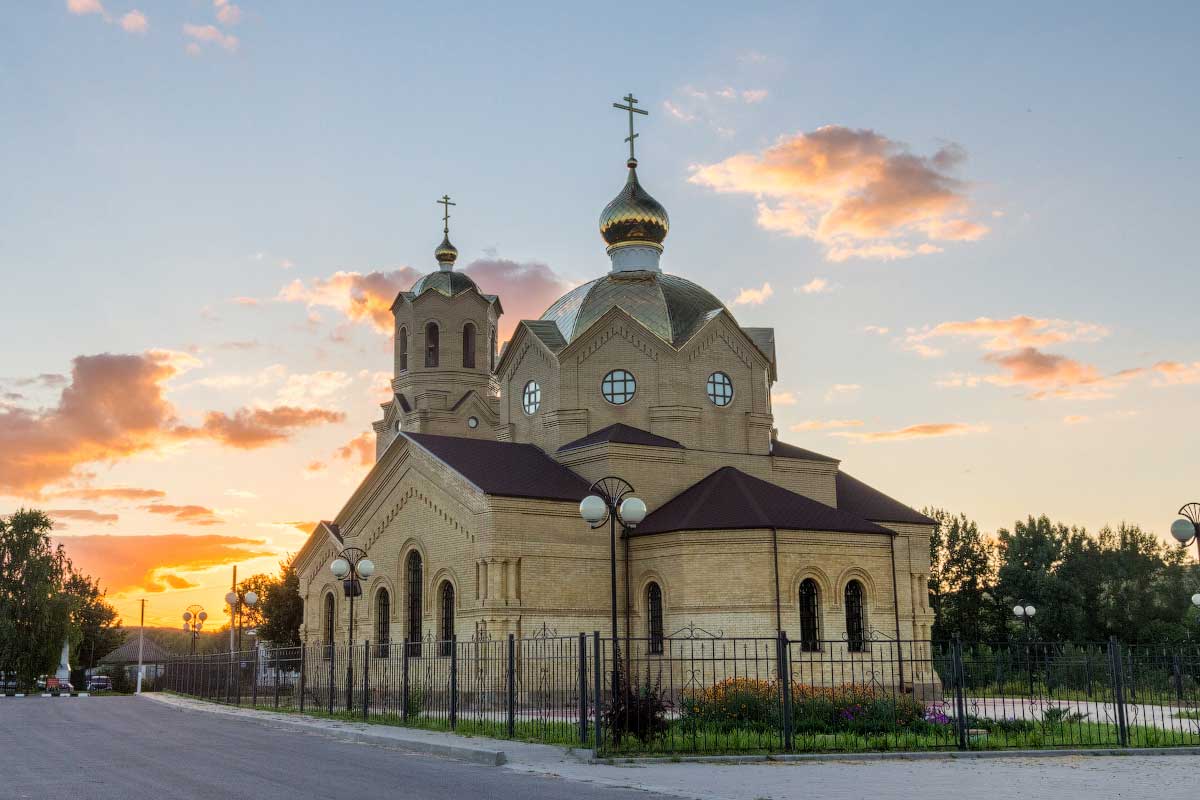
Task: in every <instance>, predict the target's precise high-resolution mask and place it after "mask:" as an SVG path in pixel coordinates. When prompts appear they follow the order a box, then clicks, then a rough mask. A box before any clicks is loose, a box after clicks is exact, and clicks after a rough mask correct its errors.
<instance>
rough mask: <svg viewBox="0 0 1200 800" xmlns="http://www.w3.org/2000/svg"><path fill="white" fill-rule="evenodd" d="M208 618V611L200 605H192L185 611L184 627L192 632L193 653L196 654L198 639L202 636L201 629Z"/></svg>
mask: <svg viewBox="0 0 1200 800" xmlns="http://www.w3.org/2000/svg"><path fill="white" fill-rule="evenodd" d="M206 619H208V612H207V611H205V610H204V609H203V608H202V607H201V606H198V605H190V606H188V607H187V611H184V612H183V629H184V630H185V631H187V632H188V633H190V634H192V655H196V640H197V639H198V638H200V629H201V628H203V627H204V620H206Z"/></svg>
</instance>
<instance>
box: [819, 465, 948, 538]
mask: <svg viewBox="0 0 1200 800" xmlns="http://www.w3.org/2000/svg"><path fill="white" fill-rule="evenodd" d="M836 485H837V504H838V508H840V509H842V510H844V511H849V512H851V513H852V514H857V515H858V516H860V517H865V518H867V519H872V520H875V521H877V522H908V523H912V524H914V525H933V524H935V523H934V521H933V520H931V519H930V518H929V517H927V516H925V515H924V514H922V513H920V512H919V511H914V510H912V509H911V508H909V507H908V506H906V505H904V504H903V503H901V502H900V501H899V500H893V499H892V498H890V497H888V496H887V495H886V494H884V493H883V492H881V491H879V490H878V489H873V488H871V487H870V486H867V485H866V484H865V483H863V482H862V481H860V480H859V479H858V478H854V477H851V476H850V475H847V474H846V473H844V472H842V471H840V470H839V471H838V474H837V484H836Z"/></svg>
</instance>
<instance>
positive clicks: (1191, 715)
mask: <svg viewBox="0 0 1200 800" xmlns="http://www.w3.org/2000/svg"><path fill="white" fill-rule="evenodd" d="M1175 719H1200V711H1176V712H1175Z"/></svg>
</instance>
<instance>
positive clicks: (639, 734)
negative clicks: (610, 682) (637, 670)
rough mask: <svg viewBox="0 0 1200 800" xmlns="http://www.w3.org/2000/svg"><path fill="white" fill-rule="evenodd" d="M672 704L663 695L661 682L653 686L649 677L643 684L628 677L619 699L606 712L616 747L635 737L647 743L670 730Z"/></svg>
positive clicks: (607, 723)
mask: <svg viewBox="0 0 1200 800" xmlns="http://www.w3.org/2000/svg"><path fill="white" fill-rule="evenodd" d="M670 710H671V703H670V702H669V701H667V700H665V699H663V696H662V688H661V687H660V686H659V684H658V682H657V681H656V682H655V683H653V684H651V683H650V680H649V677H647V679H646V682H645V684H642V683H641V682H640V681H639V680H638V678H637V676H636V675H635V676H634V677H633V678H632V680H630V679H629V678H625V680H624V682H623V685H622V687H621V689H620V691H619V692H618V693H617V696H616V697H615V698H613V700H612V702H610V703H609V704H608V705H607V706H606V707H605V709H604V713H603V715H602V719H603V722H604V727H605V730H607V731H608V732H609V735H610V736H612V741H613V745H619V744H620V743H621V739H623V738H624V737H626V736H633V737H634V738H636V739H638V740H639V741H641V742H643V743H645V742H648V741H650V740H651V739H653V738H654V737H656V736H661V735H662V734H663V733H665V732H666V730H667V713H668V712H669V711H670Z"/></svg>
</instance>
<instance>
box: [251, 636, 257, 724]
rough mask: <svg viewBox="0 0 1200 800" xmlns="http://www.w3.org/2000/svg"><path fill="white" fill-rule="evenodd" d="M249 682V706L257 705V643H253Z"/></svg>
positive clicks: (255, 706)
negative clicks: (252, 670) (252, 669)
mask: <svg viewBox="0 0 1200 800" xmlns="http://www.w3.org/2000/svg"><path fill="white" fill-rule="evenodd" d="M253 681H254V682H253V683H251V684H250V707H251V708H257V707H258V644H257V642H256V643H255V645H254V679H253Z"/></svg>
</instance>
